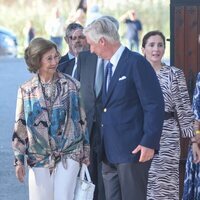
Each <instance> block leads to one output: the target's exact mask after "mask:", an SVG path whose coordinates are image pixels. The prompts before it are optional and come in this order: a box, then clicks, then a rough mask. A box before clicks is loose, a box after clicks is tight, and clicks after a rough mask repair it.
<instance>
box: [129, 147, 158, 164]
mask: <svg viewBox="0 0 200 200" xmlns="http://www.w3.org/2000/svg"><path fill="white" fill-rule="evenodd" d="M139 151H140V152H141V153H140V159H139V162H146V161H148V160H151V159H152V158H153V156H154V149H150V148H147V147H144V146H141V145H138V146H137V147H136V148H135V149H134V150H133V151H132V154H136V153H138V152H139Z"/></svg>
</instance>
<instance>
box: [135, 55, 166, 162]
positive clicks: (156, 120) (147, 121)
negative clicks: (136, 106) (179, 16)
mask: <svg viewBox="0 0 200 200" xmlns="http://www.w3.org/2000/svg"><path fill="white" fill-rule="evenodd" d="M134 69H135V70H134V74H133V77H134V81H135V85H136V89H137V92H138V96H139V99H140V102H141V105H142V108H143V111H144V122H143V124H144V125H143V132H144V134H143V137H142V139H141V141H140V144H139V145H138V146H137V147H136V149H134V150H133V152H132V153H137V152H138V151H141V156H140V159H139V161H140V162H145V161H147V160H150V159H151V158H152V157H153V155H154V151H155V150H159V143H160V137H161V133H162V126H163V121H164V99H163V94H162V91H161V88H160V84H159V81H158V79H157V76H156V74H155V72H154V70H153V68H152V67H151V65H150V64H149V62H147V60H146V59H143V58H140V59H138V61H137V62H136V65H135V67H134Z"/></svg>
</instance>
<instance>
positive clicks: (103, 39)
mask: <svg viewBox="0 0 200 200" xmlns="http://www.w3.org/2000/svg"><path fill="white" fill-rule="evenodd" d="M98 43H99V44H101V45H102V46H105V44H106V39H105V38H104V37H101V38H100V39H99V42H98Z"/></svg>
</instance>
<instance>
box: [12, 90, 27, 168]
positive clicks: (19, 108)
mask: <svg viewBox="0 0 200 200" xmlns="http://www.w3.org/2000/svg"><path fill="white" fill-rule="evenodd" d="M27 141H28V137H27V130H26V121H25V115H24V104H23V97H22V91H21V88H19V90H18V95H17V105H16V116H15V124H14V133H13V136H12V148H13V151H14V156H15V163H14V164H15V165H19V164H21V165H24V158H25V153H26V147H27Z"/></svg>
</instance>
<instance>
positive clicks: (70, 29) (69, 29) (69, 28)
mask: <svg viewBox="0 0 200 200" xmlns="http://www.w3.org/2000/svg"><path fill="white" fill-rule="evenodd" d="M77 29H80V30H83V26H81V25H80V24H78V23H71V24H69V25H68V26H67V28H66V30H65V37H70V36H71V34H72V32H74V31H75V30H77Z"/></svg>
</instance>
